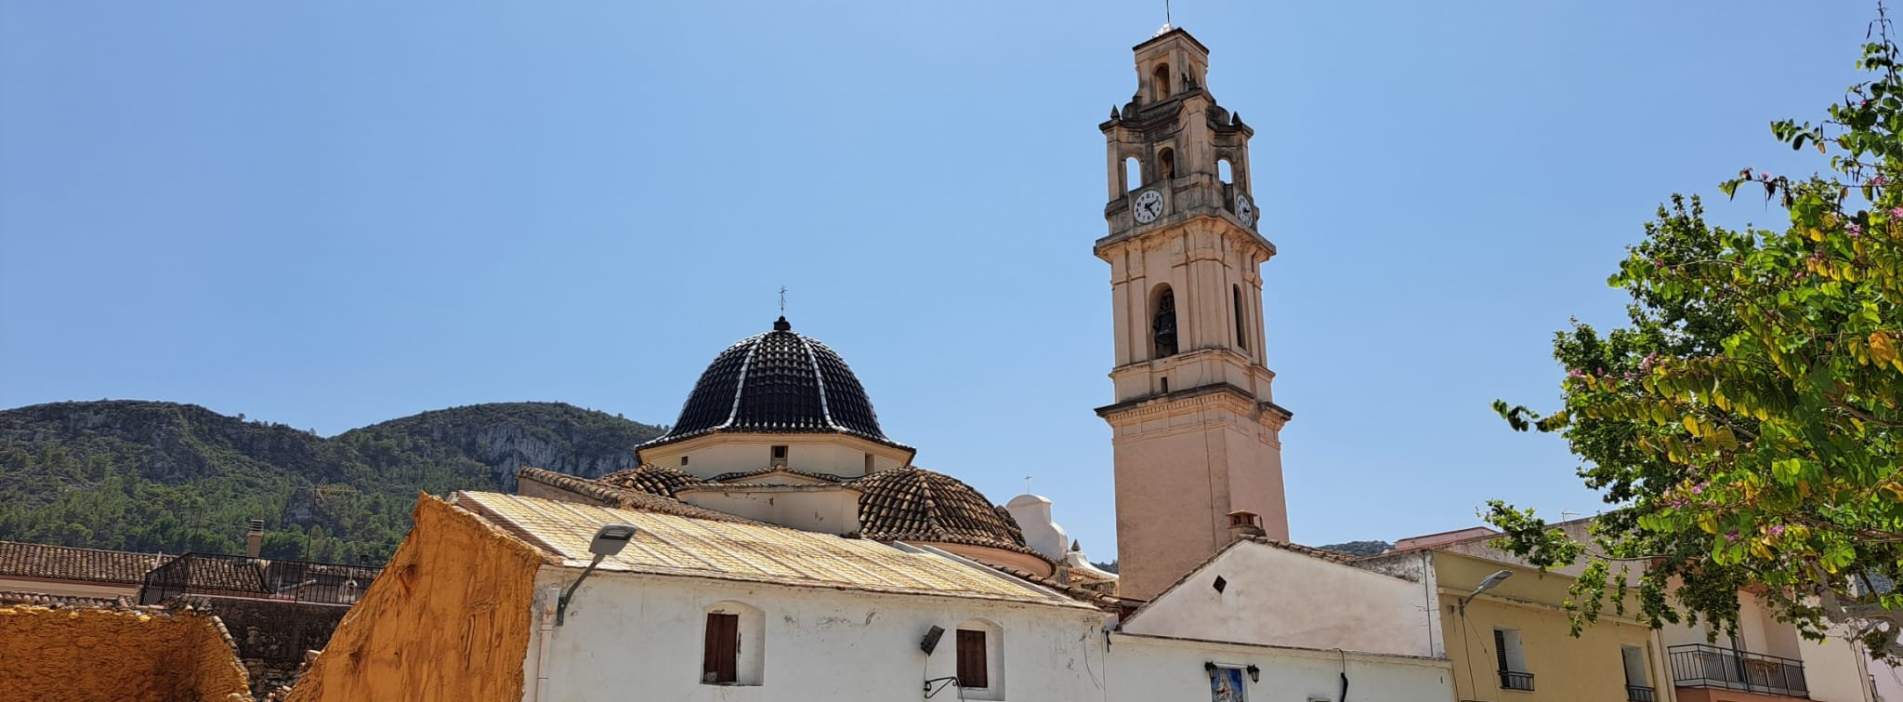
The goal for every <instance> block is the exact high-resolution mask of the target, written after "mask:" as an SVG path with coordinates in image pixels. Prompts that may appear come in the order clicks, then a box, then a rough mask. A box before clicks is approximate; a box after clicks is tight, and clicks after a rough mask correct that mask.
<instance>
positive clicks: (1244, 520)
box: [1229, 512, 1268, 543]
mask: <svg viewBox="0 0 1903 702" xmlns="http://www.w3.org/2000/svg"><path fill="white" fill-rule="evenodd" d="M1267 533H1268V532H1265V531H1263V530H1262V517H1261V515H1258V514H1256V513H1254V512H1230V513H1229V541H1230V542H1231V543H1233V542H1236V541H1241V540H1243V539H1249V538H1260V537H1262V536H1264V535H1266V534H1267Z"/></svg>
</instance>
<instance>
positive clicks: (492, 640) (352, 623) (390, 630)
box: [287, 495, 542, 702]
mask: <svg viewBox="0 0 1903 702" xmlns="http://www.w3.org/2000/svg"><path fill="white" fill-rule="evenodd" d="M414 518H415V524H416V526H415V527H413V528H411V529H410V535H409V536H408V537H407V538H405V539H404V540H403V545H402V546H400V547H398V548H397V552H396V556H395V557H393V558H391V559H390V564H389V565H388V566H386V567H385V568H384V569H383V574H382V575H379V576H377V579H376V582H374V583H371V585H370V589H369V590H367V591H366V592H365V593H364V597H363V599H362V600H361V601H359V602H358V603H357V605H356V607H354V608H352V609H351V610H350V614H348V615H346V616H345V617H344V620H343V623H341V624H339V625H338V626H337V631H336V632H335V633H333V634H332V635H331V637H330V645H328V646H326V647H325V648H324V652H323V653H322V654H319V655H318V656H317V659H316V660H315V661H313V662H312V663H311V667H310V670H308V671H307V672H306V673H305V674H304V677H303V678H302V679H300V680H299V681H298V684H297V687H295V688H293V689H292V690H291V694H290V696H289V697H288V698H287V700H289V702H316V701H318V700H323V701H326V702H359V701H361V700H416V701H418V702H423V701H427V700H445V701H447V700H455V701H456V702H520V700H521V699H522V663H523V659H524V656H525V654H527V652H528V644H529V628H530V626H531V624H530V613H531V612H530V609H531V599H532V597H533V594H534V585H535V571H536V569H537V568H539V567H540V566H541V565H542V560H541V556H539V555H538V554H537V553H536V552H535V551H533V550H531V549H530V547H529V546H528V545H527V544H524V543H522V542H520V541H517V540H516V539H515V538H514V537H512V536H509V535H508V534H505V533H503V532H501V531H498V530H497V529H495V528H494V527H492V526H490V525H488V524H487V523H484V522H482V521H481V520H479V519H477V518H476V517H475V516H474V515H471V514H469V513H468V512H465V511H463V510H461V509H458V508H456V507H453V506H451V505H450V504H449V503H446V502H443V501H442V500H438V499H436V498H433V497H430V496H428V495H423V496H422V497H421V498H420V499H419V500H418V501H417V503H416V510H415V513H414Z"/></svg>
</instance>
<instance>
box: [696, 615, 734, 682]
mask: <svg viewBox="0 0 1903 702" xmlns="http://www.w3.org/2000/svg"><path fill="white" fill-rule="evenodd" d="M702 651H703V653H702V655H701V663H700V681H701V682H704V683H713V684H716V685H721V684H726V685H731V684H733V683H735V682H738V681H739V679H740V678H739V672H740V615H737V614H727V613H724V612H708V613H707V640H706V646H705V647H704V648H703V649H702Z"/></svg>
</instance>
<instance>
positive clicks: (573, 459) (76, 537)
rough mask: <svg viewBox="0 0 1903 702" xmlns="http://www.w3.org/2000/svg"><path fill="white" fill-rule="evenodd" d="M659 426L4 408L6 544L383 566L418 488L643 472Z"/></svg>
mask: <svg viewBox="0 0 1903 702" xmlns="http://www.w3.org/2000/svg"><path fill="white" fill-rule="evenodd" d="M659 433H660V429H659V428H657V427H652V426H648V425H645V424H640V423H637V422H631V421H628V420H626V419H622V418H620V417H616V416H613V415H608V414H604V413H601V412H596V411H593V410H585V409H581V408H578V407H574V406H570V405H565V404H560V403H527V402H524V403H498V404H485V405H470V406H467V407H455V408H451V409H445V410H437V411H433V412H424V413H422V414H418V415H414V416H410V417H404V418H402V419H396V420H391V421H388V422H383V423H380V424H374V425H371V426H367V427H363V428H360V429H353V430H351V431H348V432H344V433H343V434H340V435H337V436H335V437H330V438H323V437H319V436H317V435H315V434H312V433H310V432H307V431H302V430H299V429H294V428H291V427H288V426H285V425H283V424H276V423H270V422H259V421H247V420H246V419H245V418H244V417H243V416H239V417H227V416H225V415H221V414H218V413H216V412H212V411H211V410H207V409H205V408H203V407H199V406H196V405H183V404H175V403H169V402H141V401H101V402H62V403H55V404H46V405H34V406H30V407H21V408H18V409H12V410H6V411H0V539H8V540H17V541H38V542H45V543H56V544H65V545H71V546H90V547H94V548H111V549H124V550H131V551H164V552H171V553H178V552H183V551H210V552H221V553H240V552H242V550H243V547H244V545H243V532H244V528H245V524H246V522H247V520H250V519H263V520H265V524H266V538H265V547H264V549H265V555H267V556H270V557H277V558H306V559H311V560H320V561H333V562H355V561H358V560H359V559H364V558H367V559H370V560H373V561H377V562H381V560H382V559H383V558H384V557H386V556H388V555H389V553H390V552H391V551H392V550H393V549H394V548H395V547H396V544H397V542H398V541H399V540H400V539H402V537H403V534H404V533H405V532H407V531H408V530H409V510H410V506H411V505H412V504H413V503H415V501H416V496H417V493H418V492H419V491H424V492H430V493H435V494H441V493H445V492H449V491H451V490H467V489H488V490H498V489H499V490H512V489H513V488H514V487H515V485H514V476H515V470H516V469H517V468H519V467H521V466H524V465H533V466H540V467H545V468H550V469H553V470H560V471H566V472H570V473H575V474H578V475H584V476H596V475H600V474H603V473H606V472H609V471H613V470H617V469H620V468H627V467H631V466H632V465H634V446H635V445H636V444H639V443H640V442H642V441H645V440H647V439H649V438H652V437H654V436H657V435H658V434H659Z"/></svg>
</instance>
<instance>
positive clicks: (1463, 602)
mask: <svg viewBox="0 0 1903 702" xmlns="http://www.w3.org/2000/svg"><path fill="white" fill-rule="evenodd" d="M1511 577H1513V571H1510V570H1496V571H1494V572H1493V575H1489V576H1487V577H1486V578H1485V579H1483V580H1481V581H1480V586H1479V587H1476V588H1474V591H1473V592H1470V593H1468V594H1467V596H1466V597H1462V598H1460V613H1461V614H1466V613H1467V603H1468V602H1472V601H1473V598H1475V597H1479V596H1480V593H1483V592H1486V591H1488V590H1492V589H1493V588H1494V587H1496V586H1498V585H1499V584H1500V583H1501V582H1503V581H1505V580H1506V579H1507V578H1511Z"/></svg>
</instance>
